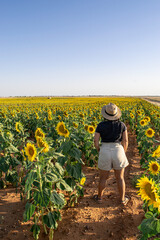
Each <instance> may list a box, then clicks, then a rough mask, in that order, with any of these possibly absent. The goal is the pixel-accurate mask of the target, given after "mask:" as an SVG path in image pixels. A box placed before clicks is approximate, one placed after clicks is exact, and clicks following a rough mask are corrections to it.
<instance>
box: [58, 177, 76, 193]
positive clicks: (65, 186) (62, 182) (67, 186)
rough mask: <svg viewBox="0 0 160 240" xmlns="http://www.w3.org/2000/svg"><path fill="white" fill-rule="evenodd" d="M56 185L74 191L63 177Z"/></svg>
mask: <svg viewBox="0 0 160 240" xmlns="http://www.w3.org/2000/svg"><path fill="white" fill-rule="evenodd" d="M56 186H57V187H58V188H59V189H61V190H65V191H68V192H72V191H73V189H72V188H71V187H70V186H69V185H68V184H67V183H66V182H65V181H64V180H63V179H60V181H59V182H58V183H56Z"/></svg>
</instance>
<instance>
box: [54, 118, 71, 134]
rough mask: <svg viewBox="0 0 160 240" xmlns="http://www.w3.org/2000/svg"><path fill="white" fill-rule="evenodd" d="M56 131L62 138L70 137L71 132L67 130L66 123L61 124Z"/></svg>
mask: <svg viewBox="0 0 160 240" xmlns="http://www.w3.org/2000/svg"><path fill="white" fill-rule="evenodd" d="M56 130H57V132H58V134H59V135H60V136H63V137H69V131H68V130H67V129H66V127H65V124H64V122H59V123H58V124H57V127H56Z"/></svg>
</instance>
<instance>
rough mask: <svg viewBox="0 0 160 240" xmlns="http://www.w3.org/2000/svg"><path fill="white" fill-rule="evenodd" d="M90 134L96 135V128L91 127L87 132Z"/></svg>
mask: <svg viewBox="0 0 160 240" xmlns="http://www.w3.org/2000/svg"><path fill="white" fill-rule="evenodd" d="M87 131H88V132H89V133H91V134H92V133H94V132H95V128H94V126H92V125H90V126H88V130H87Z"/></svg>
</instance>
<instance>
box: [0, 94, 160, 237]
mask: <svg viewBox="0 0 160 240" xmlns="http://www.w3.org/2000/svg"><path fill="white" fill-rule="evenodd" d="M109 102H114V103H115V104H116V105H117V106H119V107H120V108H121V110H122V121H124V122H125V123H129V124H130V127H131V129H132V130H133V131H136V134H137V141H138V144H139V150H140V154H141V156H142V160H141V164H142V167H144V169H147V168H148V167H149V168H150V169H155V167H154V166H155V162H156V164H157V165H156V166H158V170H157V172H158V173H159V165H158V161H159V160H158V158H157V155H155V156H156V157H154V158H153V156H150V155H149V154H151V152H154V154H156V151H158V150H154V149H155V148H156V144H157V143H155V141H154V144H153V140H154V133H155V132H156V134H159V116H158V114H159V109H158V108H156V107H153V106H152V105H149V104H147V103H146V102H145V101H143V100H141V99H138V98H74V97H73V98H24V99H23V98H17V99H16V98H13V99H1V100H0V141H1V146H0V154H1V161H0V186H1V187H6V186H7V185H8V183H11V184H13V185H14V186H16V187H18V188H19V189H20V194H21V199H22V200H23V199H25V201H26V207H25V212H24V221H28V220H29V219H32V220H33V226H32V228H31V231H32V232H33V236H34V238H35V239H38V237H39V233H40V225H41V224H42V225H43V228H44V231H45V233H46V234H49V239H53V233H54V230H55V229H56V228H57V226H58V221H59V220H61V209H62V208H64V207H65V206H66V205H67V206H74V205H75V204H76V203H77V200H78V198H79V197H80V196H83V185H84V183H85V180H86V178H85V176H84V174H83V172H82V166H83V165H84V164H86V165H88V166H94V165H95V164H96V163H97V159H98V157H97V155H98V154H97V151H96V149H95V148H94V147H93V134H94V132H95V128H96V126H97V124H98V122H99V121H101V120H102V116H101V107H102V106H103V105H104V104H107V103H109ZM151 122H152V124H153V126H154V130H153V128H152V125H151ZM143 139H144V140H143ZM151 140H152V141H151ZM152 154H153V153H152ZM153 160H154V162H153ZM151 173H152V172H151ZM158 173H157V174H150V175H148V174H149V173H148V171H146V172H145V175H144V176H145V177H147V178H148V181H149V183H150V184H151V185H152V187H151V191H150V192H151V193H150V192H149V196H152V195H153V192H154V193H155V198H156V199H159V195H160V194H159V189H160V187H159V185H158V180H157V178H158V176H159V175H158ZM144 176H143V178H141V179H140V180H139V185H138V187H139V188H140V195H141V197H142V199H143V200H144V203H145V207H144V208H145V209H146V211H147V213H146V214H148V215H146V216H149V214H151V213H150V212H152V213H153V215H154V214H155V212H154V211H156V213H157V215H154V218H157V219H158V216H159V215H158V214H159V208H158V207H157V205H156V203H155V202H157V203H158V202H159V201H157V200H156V201H154V202H153V201H152V202H150V199H148V198H146V195H147V194H146V195H144V191H143V190H144V189H145V185H142V184H141V182H142V183H143V182H145V179H144ZM153 186H155V187H154V188H153ZM148 188H150V187H148V185H147V189H148ZM147 193H148V190H147ZM150 194H151V195H150ZM144 196H145V197H144ZM153 203H154V204H153ZM148 205H149V210H148ZM151 208H153V211H152V210H151ZM148 212H149V213H148ZM147 219H148V218H147ZM147 223H148V222H147ZM142 225H144V226H145V222H144V223H142ZM157 229H158V228H157ZM140 230H141V231H142V232H143V226H141V229H140ZM157 231H159V230H157ZM154 234H156V233H155V232H154ZM143 235H144V236H145V233H143ZM144 239H146V238H144Z"/></svg>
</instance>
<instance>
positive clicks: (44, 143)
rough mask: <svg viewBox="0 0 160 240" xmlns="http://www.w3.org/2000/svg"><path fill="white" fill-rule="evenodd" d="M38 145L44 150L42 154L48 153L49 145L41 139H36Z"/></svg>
mask: <svg viewBox="0 0 160 240" xmlns="http://www.w3.org/2000/svg"><path fill="white" fill-rule="evenodd" d="M36 140H37V145H38V147H39V148H43V150H42V152H48V151H49V146H48V143H47V142H46V141H45V140H44V139H43V138H41V137H36Z"/></svg>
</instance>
